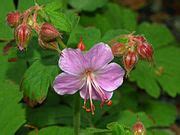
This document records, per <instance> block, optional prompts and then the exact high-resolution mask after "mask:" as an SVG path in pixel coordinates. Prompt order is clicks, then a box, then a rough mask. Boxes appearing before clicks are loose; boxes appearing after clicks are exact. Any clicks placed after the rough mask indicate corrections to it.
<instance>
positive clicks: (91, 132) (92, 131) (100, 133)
mask: <svg viewBox="0 0 180 135" xmlns="http://www.w3.org/2000/svg"><path fill="white" fill-rule="evenodd" d="M110 132H111V131H110V130H108V129H99V128H86V129H85V130H82V131H81V133H82V134H84V135H104V134H105V135H106V134H108V133H110Z"/></svg>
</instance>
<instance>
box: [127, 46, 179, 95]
mask: <svg viewBox="0 0 180 135" xmlns="http://www.w3.org/2000/svg"><path fill="white" fill-rule="evenodd" d="M179 57H180V49H179V48H177V47H166V48H162V49H155V58H156V59H155V60H156V67H153V66H150V65H149V64H148V63H147V62H143V61H139V63H138V65H137V66H136V69H134V70H133V71H132V72H131V74H130V80H131V81H136V82H137V84H138V86H139V87H140V88H142V89H144V90H145V91H146V92H147V93H148V94H149V95H151V96H153V97H158V96H159V95H160V86H161V87H162V88H163V90H164V91H165V92H167V93H168V94H169V95H170V96H172V97H175V96H176V95H177V94H178V93H180V89H179V87H180V86H179V84H180V83H179V80H180V70H179V69H180V65H179V62H178V58H179ZM167 82H168V83H167ZM159 84H160V86H159ZM178 86H179V87H178Z"/></svg>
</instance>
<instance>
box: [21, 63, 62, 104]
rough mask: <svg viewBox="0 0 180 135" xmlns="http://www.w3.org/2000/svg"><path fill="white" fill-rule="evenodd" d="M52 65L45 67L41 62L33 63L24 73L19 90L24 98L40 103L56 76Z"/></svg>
mask: <svg viewBox="0 0 180 135" xmlns="http://www.w3.org/2000/svg"><path fill="white" fill-rule="evenodd" d="M58 70H59V69H58V68H57V66H54V65H45V64H43V63H42V61H35V62H34V63H33V64H32V65H31V66H30V67H29V68H28V69H27V70H26V72H25V74H24V77H23V79H22V83H21V90H22V91H23V93H24V96H25V97H28V98H29V99H30V100H33V101H36V102H38V103H42V102H43V101H44V100H45V98H46V96H47V93H48V88H49V86H50V85H51V83H52V82H53V80H54V78H55V76H56V75H57V74H58Z"/></svg>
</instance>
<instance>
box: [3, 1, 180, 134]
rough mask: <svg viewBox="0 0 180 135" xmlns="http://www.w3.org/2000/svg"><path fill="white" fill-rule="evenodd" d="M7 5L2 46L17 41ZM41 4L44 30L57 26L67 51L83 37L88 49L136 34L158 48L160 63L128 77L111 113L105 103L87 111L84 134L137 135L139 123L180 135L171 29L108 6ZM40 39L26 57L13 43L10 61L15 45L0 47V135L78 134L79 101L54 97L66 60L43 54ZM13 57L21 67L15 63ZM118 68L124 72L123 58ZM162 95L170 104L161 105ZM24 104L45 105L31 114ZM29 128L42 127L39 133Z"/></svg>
mask: <svg viewBox="0 0 180 135" xmlns="http://www.w3.org/2000/svg"><path fill="white" fill-rule="evenodd" d="M2 3H3V4H1V5H0V15H1V19H0V25H1V28H0V41H1V39H5V40H10V39H12V38H13V32H12V30H11V29H10V27H8V26H7V24H6V22H5V18H6V14H7V13H8V12H9V11H12V10H14V9H15V7H14V5H13V2H12V1H10V0H8V1H5V0H3V1H2ZM37 3H38V4H39V5H41V4H43V6H42V10H40V11H39V12H38V14H39V15H40V16H39V17H38V21H39V23H40V24H41V23H42V22H44V21H47V22H49V23H52V24H53V25H54V26H55V27H56V28H57V29H58V30H59V31H60V32H61V33H63V38H62V40H63V42H64V43H66V44H67V46H68V47H71V48H77V44H78V43H79V41H80V38H81V37H82V39H83V43H84V44H85V46H86V50H89V49H90V48H91V47H92V46H93V45H95V44H96V43H99V42H105V43H108V42H109V41H110V40H112V39H113V38H115V37H117V36H119V35H123V34H130V33H132V32H133V31H135V32H136V34H140V35H144V36H145V37H146V38H147V40H148V42H150V43H151V44H152V46H153V48H154V63H152V64H149V63H147V62H144V61H143V60H139V62H138V64H137V66H136V67H135V69H134V70H133V71H132V72H131V73H130V76H129V78H128V79H124V84H123V86H122V87H120V88H118V90H116V91H115V92H114V95H113V97H112V99H111V100H112V103H113V104H112V106H110V107H108V106H107V105H104V107H103V108H102V109H100V108H99V104H100V103H99V102H98V101H97V102H95V106H96V111H95V115H94V116H92V115H91V114H90V113H89V114H88V113H87V112H86V111H85V110H83V109H82V110H81V134H82V135H131V134H132V127H133V125H134V124H135V123H136V122H137V121H141V122H142V123H143V125H144V126H145V128H146V131H147V135H171V134H172V135H173V133H172V131H170V128H169V127H170V126H171V125H172V124H174V123H175V120H176V117H177V112H176V108H175V105H173V103H171V102H169V101H171V98H174V97H176V96H177V95H178V94H180V83H179V81H180V64H179V57H180V48H179V47H178V46H176V45H177V43H176V41H175V38H174V36H173V35H172V34H171V32H170V30H169V29H168V28H167V27H166V26H165V25H162V24H150V23H147V22H142V23H141V24H138V23H137V13H135V12H134V11H132V10H130V9H128V8H125V7H123V6H120V5H118V4H115V3H111V2H110V1H109V2H108V0H96V1H94V0H53V1H52V0H37ZM33 5H34V2H33V0H19V4H18V10H20V11H24V10H26V9H27V8H29V7H31V6H33ZM69 7H70V8H69ZM72 8H73V9H72ZM77 13H78V14H77ZM78 15H81V19H80V17H79V16H78ZM79 20H80V22H79ZM78 23H80V24H78ZM37 36H38V34H37V35H35V36H34V37H33V38H31V41H30V42H29V44H28V48H27V50H26V51H23V52H22V51H19V50H18V49H17V48H16V45H15V43H14V42H12V46H13V47H12V48H11V49H10V50H9V51H8V52H7V54H6V55H5V54H4V53H3V47H4V46H5V45H6V44H7V42H9V41H7V42H4V43H0V61H1V66H0V87H1V89H0V106H1V111H0V122H1V124H0V134H3V135H12V134H18V135H36V134H37V132H38V134H39V135H50V134H51V135H57V134H63V135H66V134H67V135H71V134H73V128H72V120H73V101H72V95H70V96H59V95H57V94H56V93H55V92H54V91H53V90H52V83H53V81H54V78H55V77H56V75H57V74H58V73H59V71H60V69H59V67H58V59H59V54H58V53H56V52H55V51H50V50H45V49H42V48H41V47H40V46H39V45H38V38H37ZM121 42H126V41H125V40H121ZM11 58H17V61H15V62H8V60H9V59H11ZM114 61H115V62H117V63H119V64H120V65H122V61H121V59H120V58H115V60H114ZM19 84H20V86H21V87H20V88H19V86H18V85H19ZM20 90H21V91H20ZM142 90H144V91H142ZM164 95H165V96H164ZM166 95H168V96H166ZM160 96H161V97H162V99H163V100H162V99H161V98H159V99H158V97H160ZM169 96H170V97H169ZM23 98H24V99H26V100H27V99H28V100H27V101H26V102H28V103H34V102H35V103H39V105H38V106H35V107H34V108H30V107H29V106H27V104H25V103H24V102H23V100H22V99H23ZM45 99H46V100H45ZM164 99H165V100H164ZM173 101H175V99H173ZM82 103H83V100H82ZM26 125H31V126H32V127H37V129H38V131H37V130H34V129H32V130H31V127H30V129H28V126H26ZM164 127H166V129H164Z"/></svg>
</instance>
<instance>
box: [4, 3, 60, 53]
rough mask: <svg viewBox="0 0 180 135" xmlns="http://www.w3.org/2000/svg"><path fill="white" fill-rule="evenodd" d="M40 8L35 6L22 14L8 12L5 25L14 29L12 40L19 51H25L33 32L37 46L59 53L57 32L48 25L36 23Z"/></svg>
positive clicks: (58, 34)
mask: <svg viewBox="0 0 180 135" xmlns="http://www.w3.org/2000/svg"><path fill="white" fill-rule="evenodd" d="M41 8H42V7H40V6H38V5H36V6H33V7H30V8H29V9H27V10H26V11H24V12H23V13H20V12H18V11H15V12H10V13H8V15H7V18H6V21H7V24H8V25H9V26H10V27H11V28H14V38H15V40H16V43H17V46H18V48H19V50H21V51H22V50H25V49H26V48H27V46H28V42H29V40H30V38H31V36H32V33H33V30H34V31H35V32H36V33H37V34H38V41H39V45H40V46H41V47H42V48H48V49H53V50H57V51H59V46H58V41H57V38H61V34H60V33H59V31H58V30H57V29H56V28H55V27H54V26H53V25H51V24H50V23H47V22H41V23H38V22H37V17H38V11H39V10H40V9H41Z"/></svg>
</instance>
